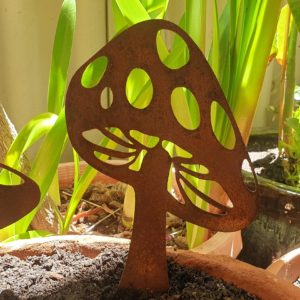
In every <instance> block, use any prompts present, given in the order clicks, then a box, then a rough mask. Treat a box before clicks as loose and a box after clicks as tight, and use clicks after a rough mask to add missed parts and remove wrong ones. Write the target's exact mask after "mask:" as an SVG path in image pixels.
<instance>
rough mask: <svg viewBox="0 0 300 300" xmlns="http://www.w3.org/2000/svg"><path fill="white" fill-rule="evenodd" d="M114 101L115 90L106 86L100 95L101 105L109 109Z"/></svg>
mask: <svg viewBox="0 0 300 300" xmlns="http://www.w3.org/2000/svg"><path fill="white" fill-rule="evenodd" d="M112 103H113V92H112V90H111V88H108V87H106V88H104V89H103V91H102V92H101V95H100V105H101V107H102V108H103V109H108V108H110V107H111V106H112Z"/></svg>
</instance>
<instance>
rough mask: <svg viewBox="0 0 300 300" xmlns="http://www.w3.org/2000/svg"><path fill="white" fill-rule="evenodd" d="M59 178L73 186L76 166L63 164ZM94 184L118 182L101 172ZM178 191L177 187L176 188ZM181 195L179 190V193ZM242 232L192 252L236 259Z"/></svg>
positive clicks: (224, 235) (212, 240)
mask: <svg viewBox="0 0 300 300" xmlns="http://www.w3.org/2000/svg"><path fill="white" fill-rule="evenodd" d="M120 163H122V161H119V160H115V161H114V164H120ZM86 166H87V163H86V162H84V161H82V162H80V174H82V173H83V171H84V169H85V168H86ZM58 177H59V184H60V187H70V186H72V185H73V178H74V164H73V163H62V164H60V165H59V168H58ZM93 182H103V183H107V184H113V183H116V182H117V180H115V179H113V178H111V177H109V176H107V175H104V174H102V173H100V172H98V173H97V175H96V177H95V179H94V180H93ZM175 189H176V187H175ZM177 192H178V193H179V190H178V191H177ZM242 247H243V245H242V238H241V232H240V231H237V232H217V233H216V234H214V235H213V236H212V237H211V238H209V239H208V240H207V241H206V242H204V243H203V244H202V245H201V246H199V247H196V248H194V249H193V250H192V251H194V252H198V253H202V254H219V255H228V256H230V257H233V258H236V257H237V256H238V254H239V253H240V251H241V249H242Z"/></svg>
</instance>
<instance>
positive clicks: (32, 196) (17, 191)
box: [0, 163, 40, 228]
mask: <svg viewBox="0 0 300 300" xmlns="http://www.w3.org/2000/svg"><path fill="white" fill-rule="evenodd" d="M0 168H2V169H6V170H8V171H10V172H11V173H12V174H15V175H17V176H19V177H20V178H21V179H22V182H21V183H20V184H18V185H1V184H0V228H4V227H6V226H8V225H10V224H12V223H14V222H16V221H18V220H19V219H21V218H22V217H24V216H25V215H27V214H28V213H29V212H30V211H32V210H33V209H34V208H35V207H36V206H37V205H38V203H39V200H40V190H39V187H38V186H37V184H36V183H35V182H34V181H33V180H31V179H30V178H28V177H27V176H25V175H24V174H22V173H21V172H19V171H17V170H14V169H12V168H10V167H9V166H6V165H4V164H2V163H0Z"/></svg>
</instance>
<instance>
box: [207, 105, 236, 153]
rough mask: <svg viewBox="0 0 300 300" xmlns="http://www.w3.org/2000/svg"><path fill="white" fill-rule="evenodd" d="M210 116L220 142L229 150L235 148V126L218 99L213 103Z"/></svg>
mask: <svg viewBox="0 0 300 300" xmlns="http://www.w3.org/2000/svg"><path fill="white" fill-rule="evenodd" d="M210 118H211V126H212V130H213V132H214V135H215V137H216V139H217V140H218V142H219V143H220V144H221V145H222V146H223V147H224V148H226V149H228V150H232V149H234V147H235V143H236V137H235V133H234V130H233V126H232V124H231V121H230V119H229V117H228V115H227V113H226V112H225V110H224V108H223V107H222V106H221V105H220V104H219V103H218V102H217V101H213V102H212V104H211V107H210Z"/></svg>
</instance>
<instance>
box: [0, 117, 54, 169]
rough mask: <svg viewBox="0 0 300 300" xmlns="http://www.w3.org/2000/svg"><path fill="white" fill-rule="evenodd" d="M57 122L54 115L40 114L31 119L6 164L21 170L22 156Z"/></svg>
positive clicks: (9, 154) (18, 138)
mask: <svg viewBox="0 0 300 300" xmlns="http://www.w3.org/2000/svg"><path fill="white" fill-rule="evenodd" d="M56 120H57V115H55V114H52V113H44V114H40V115H38V116H36V117H34V118H33V119H31V120H30V121H29V122H28V123H27V124H26V125H25V126H24V128H23V129H22V130H21V131H20V132H19V134H18V135H17V137H16V139H15V140H14V141H13V143H12V144H11V146H10V148H9V149H8V152H7V155H6V158H5V163H6V164H7V165H8V166H10V167H12V168H15V169H17V170H19V169H20V165H19V161H20V158H21V156H22V155H23V154H24V152H25V151H26V150H27V149H29V148H30V147H31V146H32V145H33V144H34V143H36V142H37V141H38V140H39V139H41V138H42V137H43V136H45V135H46V134H47V133H48V132H49V130H50V129H51V128H52V126H53V125H54V123H55V122H56Z"/></svg>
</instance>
